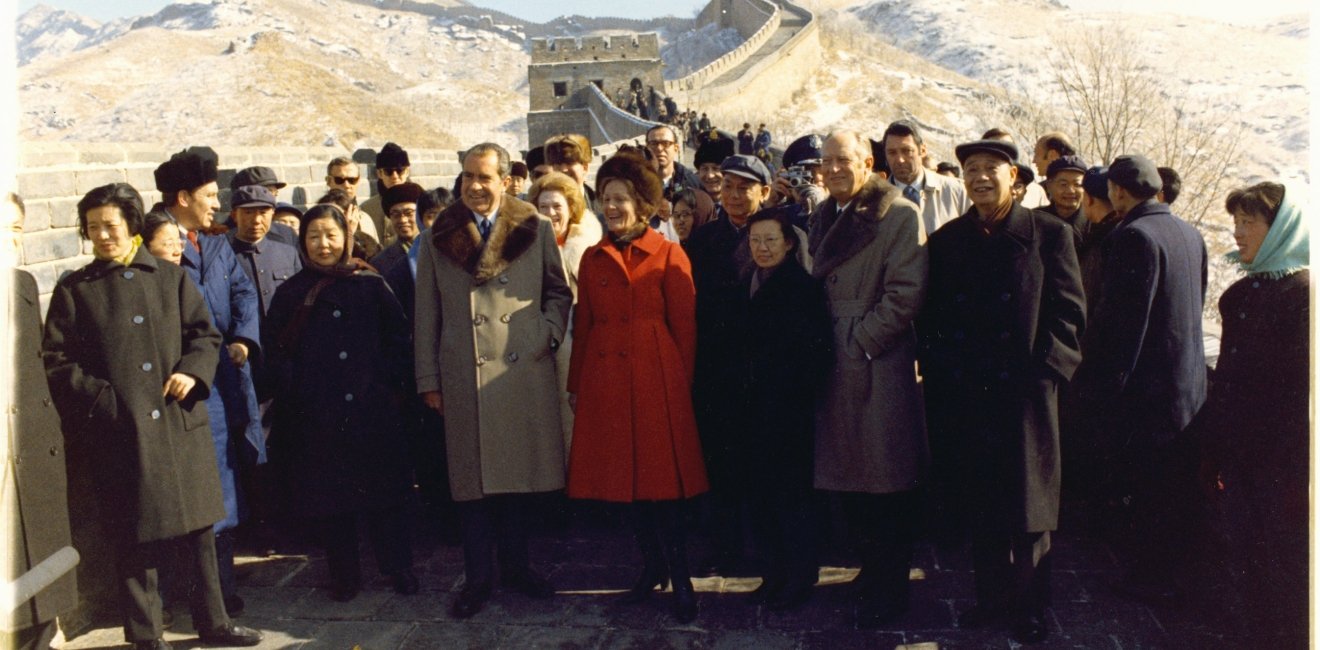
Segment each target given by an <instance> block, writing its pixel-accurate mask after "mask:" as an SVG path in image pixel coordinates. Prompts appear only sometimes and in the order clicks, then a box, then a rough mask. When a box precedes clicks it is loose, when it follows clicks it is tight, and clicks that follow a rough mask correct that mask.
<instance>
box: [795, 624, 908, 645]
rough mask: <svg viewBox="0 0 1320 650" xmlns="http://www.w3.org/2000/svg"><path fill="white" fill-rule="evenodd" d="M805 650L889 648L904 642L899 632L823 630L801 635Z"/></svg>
mask: <svg viewBox="0 0 1320 650" xmlns="http://www.w3.org/2000/svg"><path fill="white" fill-rule="evenodd" d="M799 639H800V640H801V647H802V648H803V649H804V650H889V649H890V648H896V647H898V646H899V645H901V644H902V643H903V634H902V633H899V632H884V631H864V630H852V629H849V630H821V631H817V632H806V633H804V634H801V635H800V636H799Z"/></svg>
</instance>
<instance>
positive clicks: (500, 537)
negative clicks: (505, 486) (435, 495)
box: [458, 494, 533, 586]
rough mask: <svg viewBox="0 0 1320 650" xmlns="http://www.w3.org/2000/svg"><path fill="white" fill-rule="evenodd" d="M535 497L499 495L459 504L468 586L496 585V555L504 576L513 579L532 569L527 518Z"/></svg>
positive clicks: (464, 568)
mask: <svg viewBox="0 0 1320 650" xmlns="http://www.w3.org/2000/svg"><path fill="white" fill-rule="evenodd" d="M532 497H533V495H528V494H500V495H495V496H488V497H484V498H481V499H476V500H474V501H460V502H458V516H459V521H460V522H461V524H462V528H463V570H464V572H465V575H466V578H467V584H469V585H486V586H489V585H491V584H493V583H494V579H495V564H494V556H495V555H496V552H497V551H498V556H499V566H500V572H501V573H502V574H504V575H514V574H517V573H520V572H526V571H529V570H530V569H531V564H530V559H529V556H528V552H527V537H528V532H527V529H528V522H527V517H528V513H529V508H528V505H529V503H530V501H531V499H532Z"/></svg>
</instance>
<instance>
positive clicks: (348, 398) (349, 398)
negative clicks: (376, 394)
mask: <svg viewBox="0 0 1320 650" xmlns="http://www.w3.org/2000/svg"><path fill="white" fill-rule="evenodd" d="M344 401H345V402H351V401H353V393H348V394H346V395H344Z"/></svg>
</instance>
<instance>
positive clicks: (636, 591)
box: [619, 568, 669, 605]
mask: <svg viewBox="0 0 1320 650" xmlns="http://www.w3.org/2000/svg"><path fill="white" fill-rule="evenodd" d="M668 582H669V578H668V576H666V575H665V574H664V571H662V570H660V569H654V568H647V569H643V570H642V575H640V576H637V581H636V582H634V583H633V586H632V587H631V588H629V589H628V591H625V592H623V595H622V596H619V602H620V603H622V604H624V605H636V604H637V603H640V602H643V601H645V600H646V599H648V598H650V597H651V594H653V593H655V590H656V589H664V588H665V585H666V584H668Z"/></svg>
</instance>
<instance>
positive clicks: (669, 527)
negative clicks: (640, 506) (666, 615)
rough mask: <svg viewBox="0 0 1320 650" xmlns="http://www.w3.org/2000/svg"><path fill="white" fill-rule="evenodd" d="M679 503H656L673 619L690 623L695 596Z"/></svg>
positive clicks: (694, 618)
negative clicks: (671, 592) (670, 590)
mask: <svg viewBox="0 0 1320 650" xmlns="http://www.w3.org/2000/svg"><path fill="white" fill-rule="evenodd" d="M681 503H682V502H662V503H657V504H656V505H657V511H658V512H659V514H660V516H659V517H658V519H659V524H660V528H661V534H662V536H663V537H664V541H665V555H666V556H667V559H668V560H669V582H670V584H671V585H673V587H674V619H675V620H677V621H678V622H679V623H691V622H692V621H694V620H696V619H697V594H696V592H695V591H693V589H692V574H691V572H690V570H689V569H688V562H687V535H686V534H685V532H684V530H683V517H682V509H681V508H680V505H681Z"/></svg>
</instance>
